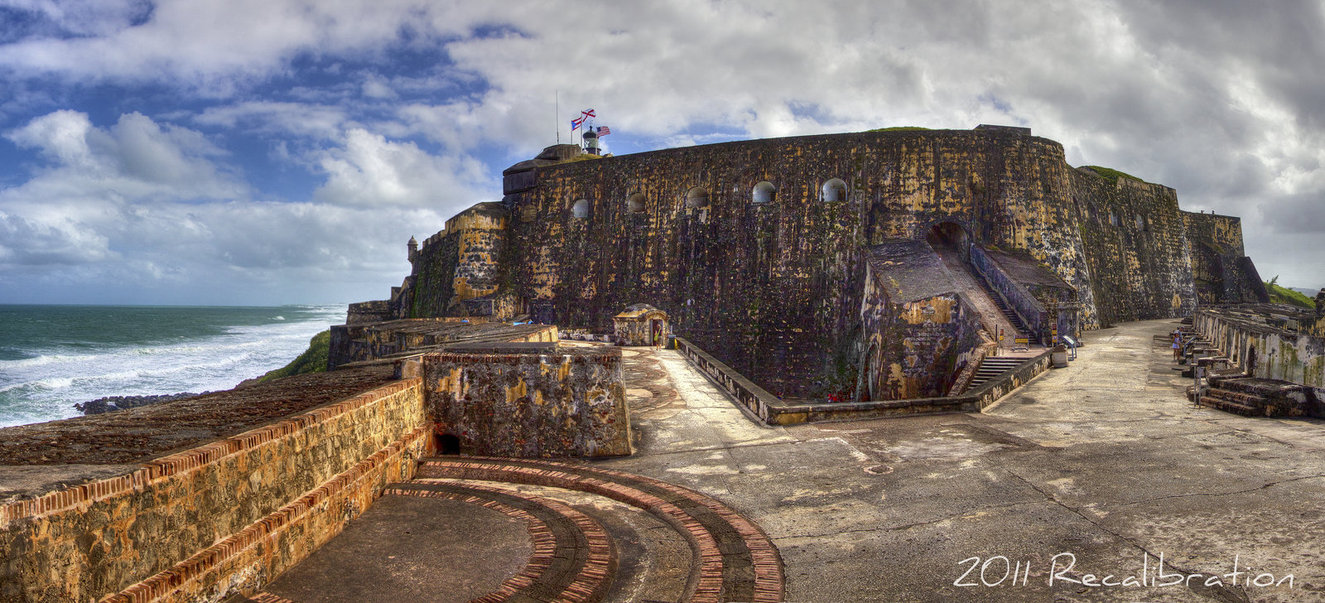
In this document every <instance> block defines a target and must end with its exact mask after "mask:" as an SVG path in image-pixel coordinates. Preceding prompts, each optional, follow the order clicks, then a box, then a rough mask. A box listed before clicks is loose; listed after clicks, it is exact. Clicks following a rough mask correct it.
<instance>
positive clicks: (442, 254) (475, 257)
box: [400, 202, 507, 318]
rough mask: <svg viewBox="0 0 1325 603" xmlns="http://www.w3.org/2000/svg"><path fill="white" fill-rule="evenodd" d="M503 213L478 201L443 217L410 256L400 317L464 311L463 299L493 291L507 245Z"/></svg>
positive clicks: (502, 208) (496, 206)
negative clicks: (440, 226)
mask: <svg viewBox="0 0 1325 603" xmlns="http://www.w3.org/2000/svg"><path fill="white" fill-rule="evenodd" d="M506 227H507V211H506V208H505V206H503V205H502V204H500V203H492V202H487V203H478V204H475V205H474V206H473V207H470V208H469V209H466V210H465V211H462V212H460V213H459V214H456V215H455V216H453V217H452V218H451V219H449V220H447V221H446V228H445V229H443V230H442V231H441V232H438V233H437V234H435V235H433V236H431V237H428V238H427V239H426V240H424V242H423V246H422V247H420V248H419V250H418V253H416V254H413V258H412V265H413V269H412V271H411V274H410V276H411V277H412V279H413V282H412V289H413V291H412V292H411V294H410V305H409V308H408V309H407V310H404V309H402V310H404V315H403V316H400V318H419V317H429V316H445V315H449V314H464V310H465V307H464V305H463V304H462V302H464V301H465V300H469V299H474V298H477V297H482V296H485V295H489V294H492V293H496V292H497V290H498V289H499V287H500V284H501V275H502V271H501V269H500V267H501V259H502V254H503V253H504V252H505V249H506V237H507V232H506Z"/></svg>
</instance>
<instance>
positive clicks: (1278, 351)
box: [1193, 308, 1325, 389]
mask: <svg viewBox="0 0 1325 603" xmlns="http://www.w3.org/2000/svg"><path fill="white" fill-rule="evenodd" d="M1235 312H1236V311H1233V310H1232V309H1223V308H1213V309H1202V310H1199V311H1197V313H1196V315H1195V316H1194V324H1193V326H1194V327H1195V329H1196V330H1197V332H1199V333H1201V334H1202V335H1205V336H1206V337H1208V338H1209V339H1210V341H1211V342H1212V343H1214V345H1215V347H1217V348H1219V350H1220V351H1221V352H1223V353H1224V355H1225V356H1228V358H1229V359H1230V360H1231V361H1233V362H1234V363H1236V364H1238V366H1241V367H1242V368H1243V369H1244V370H1245V369H1247V368H1248V367H1249V366H1250V367H1251V369H1252V376H1253V377H1261V378H1265V379H1279V380H1282V381H1292V382H1293V383H1301V384H1303V385H1307V386H1310V387H1314V388H1318V389H1325V337H1319V336H1316V335H1313V334H1312V333H1311V328H1312V325H1311V324H1310V323H1309V322H1307V321H1305V320H1303V321H1294V322H1295V323H1296V328H1292V329H1289V328H1284V327H1280V326H1275V325H1272V324H1268V323H1267V321H1266V320H1265V319H1263V318H1261V317H1257V316H1254V315H1252V314H1251V312H1246V313H1235ZM1271 316H1273V315H1271ZM1302 316H1303V317H1305V316H1307V314H1306V313H1302ZM1312 318H1314V317H1312ZM1272 320H1274V322H1275V323H1276V324H1277V323H1278V322H1279V320H1277V319H1273V318H1272ZM1298 329H1302V330H1300V331H1299V330H1298Z"/></svg>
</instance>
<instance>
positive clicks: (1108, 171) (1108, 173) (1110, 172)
mask: <svg viewBox="0 0 1325 603" xmlns="http://www.w3.org/2000/svg"><path fill="white" fill-rule="evenodd" d="M1081 167H1084V168H1086V169H1088V170H1091V171H1093V172H1095V173H1096V174H1099V175H1100V176H1103V177H1104V179H1105V180H1108V181H1109V182H1110V183H1112V184H1118V177H1119V176H1122V177H1124V178H1131V179H1132V180H1135V181H1137V182H1145V180H1142V179H1140V178H1137V177H1136V176H1133V175H1131V174H1128V173H1127V172H1123V171H1119V170H1115V169H1113V168H1106V167H1102V166H1098V165H1084V166H1081Z"/></svg>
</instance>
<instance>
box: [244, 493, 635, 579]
mask: <svg viewBox="0 0 1325 603" xmlns="http://www.w3.org/2000/svg"><path fill="white" fill-rule="evenodd" d="M382 494H383V497H384V498H385V497H392V496H416V497H423V498H434V499H436V498H440V499H447V500H454V501H459V502H463V503H467V504H472V505H476V506H480V507H484V508H487V509H491V510H493V511H497V512H499V513H502V514H504V515H507V516H509V517H513V518H515V519H519V520H521V521H522V522H523V523H524V524H525V525H527V526H528V530H529V539H530V544H531V545H532V549H533V553H532V554H531V555H530V557H529V560H528V561H527V563H526V564H525V566H524V568H523V569H522V570H521V571H520V572H519V573H516V574H515V575H513V576H511V577H509V578H507V579H506V580H505V581H503V582H502V584H501V586H500V587H498V589H497V590H495V591H493V592H491V593H488V594H486V595H484V596H481V597H478V598H476V599H473V600H472V601H471V603H499V602H503V601H521V602H535V601H547V602H550V601H557V602H567V603H572V602H573V603H596V602H598V601H601V600H603V598H604V595H606V594H607V592H608V590H609V588H610V587H611V585H612V578H613V576H614V575H615V574H616V567H617V558H616V552H615V550H614V549H613V547H612V542H611V538H610V537H609V536H608V534H607V531H606V530H604V529H603V526H602V525H601V524H600V523H599V522H598V521H597V520H595V519H594V518H592V517H590V516H588V515H585V514H584V513H581V512H580V511H578V510H576V509H575V508H573V507H571V506H569V505H567V504H565V503H563V502H561V501H558V500H553V499H550V498H546V497H542V496H538V495H535V494H529V493H525V492H517V491H512V490H508V489H505V488H500V487H494V486H488V485H484V484H475V483H463V484H461V483H454V482H409V483H403V484H392V485H390V486H388V487H387V489H386V490H385V491H383V493H382ZM268 588H271V590H275V591H277V592H280V591H281V589H280V588H272V587H271V585H269V586H268ZM225 603H299V602H298V601H294V600H292V599H288V598H285V597H282V596H280V595H278V594H275V593H272V592H266V591H264V592H260V593H257V594H255V595H251V596H247V597H245V596H235V597H231V598H229V599H227V600H226V601H225Z"/></svg>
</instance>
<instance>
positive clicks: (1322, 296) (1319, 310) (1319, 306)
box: [1316, 287, 1325, 318]
mask: <svg viewBox="0 0 1325 603" xmlns="http://www.w3.org/2000/svg"><path fill="white" fill-rule="evenodd" d="M1316 318H1325V287H1321V288H1320V293H1317V294H1316Z"/></svg>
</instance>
